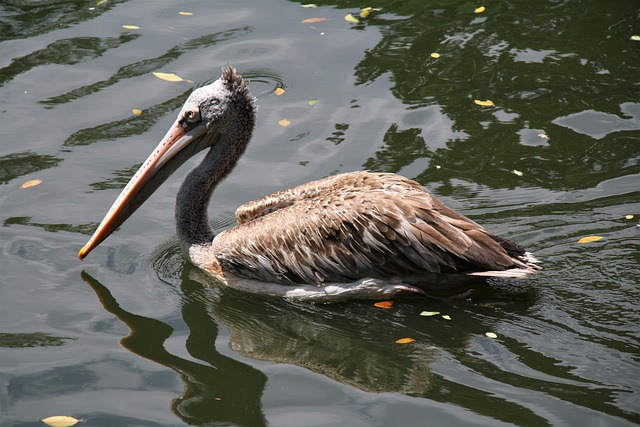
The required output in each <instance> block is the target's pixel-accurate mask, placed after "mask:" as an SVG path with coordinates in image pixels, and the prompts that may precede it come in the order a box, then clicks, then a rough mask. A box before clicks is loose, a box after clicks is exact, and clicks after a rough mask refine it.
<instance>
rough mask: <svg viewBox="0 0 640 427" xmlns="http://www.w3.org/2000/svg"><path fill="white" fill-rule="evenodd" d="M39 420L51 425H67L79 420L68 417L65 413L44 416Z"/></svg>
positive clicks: (76, 422)
mask: <svg viewBox="0 0 640 427" xmlns="http://www.w3.org/2000/svg"><path fill="white" fill-rule="evenodd" d="M40 421H42V422H43V423H45V424H47V425H50V426H52V427H69V426H73V425H76V424H78V422H80V420H77V419H75V418H73V417H68V416H66V415H56V416H53V417H48V418H44V419H42V420H40Z"/></svg>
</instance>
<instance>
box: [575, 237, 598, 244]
mask: <svg viewBox="0 0 640 427" xmlns="http://www.w3.org/2000/svg"><path fill="white" fill-rule="evenodd" d="M603 238H604V237H602V236H587V237H583V238H582V239H580V240H578V243H591V242H597V241H598V240H602V239H603Z"/></svg>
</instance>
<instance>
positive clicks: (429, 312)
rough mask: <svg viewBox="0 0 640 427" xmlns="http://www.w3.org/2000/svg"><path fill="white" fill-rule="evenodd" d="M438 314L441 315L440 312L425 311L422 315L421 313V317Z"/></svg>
mask: <svg viewBox="0 0 640 427" xmlns="http://www.w3.org/2000/svg"><path fill="white" fill-rule="evenodd" d="M437 314H440V312H439V311H423V312H422V313H420V316H435V315H437Z"/></svg>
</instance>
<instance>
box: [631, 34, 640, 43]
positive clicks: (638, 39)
mask: <svg viewBox="0 0 640 427" xmlns="http://www.w3.org/2000/svg"><path fill="white" fill-rule="evenodd" d="M630 39H631V40H633V41H634V42H640V36H637V35H635V34H634V35H633V36H631V37H630Z"/></svg>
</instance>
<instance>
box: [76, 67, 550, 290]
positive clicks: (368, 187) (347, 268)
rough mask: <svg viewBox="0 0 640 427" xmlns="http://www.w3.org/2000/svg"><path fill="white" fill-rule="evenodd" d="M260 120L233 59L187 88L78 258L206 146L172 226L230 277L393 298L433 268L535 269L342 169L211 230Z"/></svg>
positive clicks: (377, 178) (469, 227)
mask: <svg viewBox="0 0 640 427" xmlns="http://www.w3.org/2000/svg"><path fill="white" fill-rule="evenodd" d="M255 120H256V107H255V99H254V98H253V97H252V96H251V94H250V93H249V89H248V87H247V84H246V83H245V81H244V80H243V79H242V77H241V76H240V75H239V74H237V73H236V71H235V70H234V69H233V68H231V67H230V66H226V67H224V68H223V71H222V76H221V77H220V79H218V80H216V81H215V82H214V83H212V84H210V85H208V86H204V87H201V88H198V89H196V90H194V91H193V92H192V94H191V95H190V96H189V98H188V99H187V101H186V102H185V104H184V106H183V107H182V110H181V111H180V113H179V114H178V118H177V119H176V121H175V122H174V123H173V125H172V126H171V128H170V129H169V131H168V132H167V134H166V135H165V137H164V138H163V139H162V141H161V142H160V144H159V145H158V146H157V147H156V149H155V150H154V151H153V153H152V154H151V155H150V156H149V157H148V158H147V160H146V161H145V162H144V164H143V165H142V166H141V167H140V169H139V170H138V171H137V172H136V174H135V175H134V176H133V178H132V179H131V181H130V182H129V183H128V184H127V186H126V187H125V188H124V190H123V191H122V193H120V195H119V196H118V198H117V200H116V201H115V203H114V204H113V206H112V207H111V209H110V210H109V212H108V213H107V215H106V216H105V218H104V219H103V220H102V222H101V224H100V225H99V226H98V228H97V230H96V231H95V233H94V234H93V236H92V237H91V239H90V240H89V241H88V242H87V244H86V245H85V246H84V247H83V248H82V249H81V250H80V252H79V253H78V256H79V257H80V259H83V258H84V257H86V256H87V255H88V254H89V252H91V250H93V249H94V248H95V247H96V246H97V245H99V244H100V243H101V242H102V241H103V240H104V239H106V238H107V237H108V236H109V235H110V234H111V233H112V232H113V231H115V229H116V228H117V227H118V226H120V225H121V224H122V223H123V222H124V221H126V219H127V218H128V217H129V216H130V215H131V214H132V213H133V212H134V211H135V210H136V209H137V208H138V207H140V206H141V205H142V204H143V203H144V202H145V200H146V199H147V198H149V196H150V195H151V194H152V193H153V192H154V191H155V190H156V189H157V188H158V187H159V186H160V185H161V184H162V183H163V182H164V181H165V180H166V179H167V178H168V177H169V176H170V175H171V174H172V173H173V172H174V171H175V170H176V169H178V167H180V165H182V164H183V163H184V162H185V161H186V160H187V159H189V158H190V157H192V156H194V155H195V154H197V153H198V152H200V151H202V150H204V149H208V152H207V154H206V155H205V157H204V159H203V160H202V162H201V163H200V164H199V165H198V166H197V167H196V168H195V169H193V170H192V171H191V172H190V173H189V174H188V175H187V177H186V178H185V180H184V182H183V183H182V185H181V187H180V190H179V191H178V195H177V201H176V210H175V217H176V224H177V233H178V237H179V239H180V243H181V245H182V249H183V251H184V253H185V255H186V256H187V257H188V258H189V260H190V261H191V262H193V263H194V264H195V265H197V266H198V267H200V268H201V269H203V270H205V271H206V272H208V273H209V274H211V275H212V276H214V277H215V278H216V279H218V280H219V281H220V282H222V283H223V284H225V285H227V286H230V287H234V288H239V289H243V290H247V291H251V292H257V293H262V294H272V295H279V296H284V297H286V298H291V299H299V300H314V301H328V300H340V299H354V298H368V299H370V298H389V297H394V296H397V295H400V294H406V293H422V292H423V291H422V290H421V288H422V289H424V284H425V283H428V282H429V281H431V280H433V278H434V276H436V275H441V274H463V275H475V276H502V277H523V276H525V275H527V274H529V273H532V272H534V271H536V270H537V269H538V268H539V267H538V266H537V265H536V260H535V258H534V257H533V256H532V255H531V254H530V253H529V252H526V251H525V250H524V249H522V248H521V247H520V246H518V245H517V244H516V243H514V242H512V241H510V240H507V239H505V238H502V237H500V236H496V235H494V234H492V233H490V232H489V231H487V230H486V229H485V228H483V227H482V226H480V225H479V224H477V223H475V222H474V221H472V220H470V219H469V218H467V217H465V216H464V215H461V214H459V213H457V212H455V211H454V210H452V209H450V208H448V207H447V206H445V205H444V204H443V203H442V202H440V201H439V200H438V199H436V198H435V197H434V196H432V195H431V194H429V193H428V192H426V191H425V190H424V188H423V187H422V186H421V185H420V184H418V183H417V182H415V181H412V180H409V179H407V178H404V177H402V176H399V175H395V174H388V173H370V172H362V171H361V172H351V173H344V174H340V175H335V176H330V177H327V178H324V179H320V180H317V181H313V182H310V183H307V184H303V185H300V186H297V187H293V188H291V189H288V190H283V191H280V192H277V193H274V194H271V195H268V196H265V197H262V198H260V199H258V200H255V201H252V202H249V203H247V204H245V205H243V206H241V207H240V208H238V210H237V211H236V220H237V225H236V226H235V227H232V228H230V229H227V230H225V231H223V232H221V233H219V234H218V235H214V232H213V230H212V229H211V227H210V225H209V221H208V214H207V209H208V205H209V200H210V198H211V195H212V194H213V191H214V190H215V188H216V186H217V185H218V184H219V183H220V182H221V181H222V180H223V179H224V178H225V177H226V176H227V175H228V174H229V173H230V172H231V170H232V169H233V168H234V166H235V165H236V163H237V161H238V159H239V158H240V157H241V155H242V154H243V153H244V151H245V149H246V147H247V145H248V143H249V141H250V140H251V136H252V134H253V129H254V127H255Z"/></svg>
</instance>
